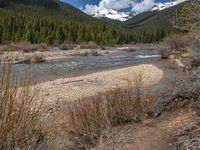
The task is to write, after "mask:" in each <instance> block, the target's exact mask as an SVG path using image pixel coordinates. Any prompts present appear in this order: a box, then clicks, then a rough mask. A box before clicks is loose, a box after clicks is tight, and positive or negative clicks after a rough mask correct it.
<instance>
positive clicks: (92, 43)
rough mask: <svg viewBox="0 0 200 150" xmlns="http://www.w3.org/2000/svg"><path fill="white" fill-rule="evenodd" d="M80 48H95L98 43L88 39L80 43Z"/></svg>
mask: <svg viewBox="0 0 200 150" xmlns="http://www.w3.org/2000/svg"><path fill="white" fill-rule="evenodd" d="M80 48H81V49H97V48H98V45H97V44H96V43H95V42H93V41H90V42H88V43H86V42H83V43H81V44H80Z"/></svg>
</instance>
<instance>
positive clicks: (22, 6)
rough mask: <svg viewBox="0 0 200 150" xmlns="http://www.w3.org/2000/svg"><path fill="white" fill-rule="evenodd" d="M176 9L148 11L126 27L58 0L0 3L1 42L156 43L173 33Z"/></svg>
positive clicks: (1, 1) (0, 0) (5, 0)
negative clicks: (171, 21) (93, 15)
mask: <svg viewBox="0 0 200 150" xmlns="http://www.w3.org/2000/svg"><path fill="white" fill-rule="evenodd" d="M176 8H178V6H177V7H173V8H170V9H167V10H164V11H161V12H151V13H150V12H145V13H143V14H140V15H138V16H136V17H134V18H133V19H131V20H129V21H127V22H125V24H123V23H121V22H117V21H112V20H110V19H106V18H104V19H102V20H100V19H96V18H93V17H91V16H89V15H86V14H85V13H83V12H82V11H80V10H78V9H76V8H74V7H73V6H71V5H69V4H66V3H63V2H60V1H59V0H0V43H9V42H20V41H30V42H32V43H49V44H52V43H63V42H71V43H82V42H88V41H94V42H96V43H98V44H124V43H132V42H155V41H160V40H161V39H162V38H163V37H165V36H166V35H168V34H169V33H170V32H171V31H172V28H171V25H170V21H169V18H168V17H169V16H171V15H172V13H174V12H175V10H176Z"/></svg>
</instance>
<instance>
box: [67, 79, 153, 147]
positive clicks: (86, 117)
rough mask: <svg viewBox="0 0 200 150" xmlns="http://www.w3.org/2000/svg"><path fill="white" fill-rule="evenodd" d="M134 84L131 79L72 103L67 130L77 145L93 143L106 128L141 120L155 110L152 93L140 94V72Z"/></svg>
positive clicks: (85, 145)
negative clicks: (153, 108) (128, 81)
mask: <svg viewBox="0 0 200 150" xmlns="http://www.w3.org/2000/svg"><path fill="white" fill-rule="evenodd" d="M134 86H135V87H136V88H134V89H133V84H131V83H129V84H128V86H127V87H117V88H115V89H113V90H110V91H108V92H106V93H100V94H98V95H97V96H94V97H91V98H84V99H80V100H79V101H77V102H75V103H73V104H71V105H69V124H68V133H69V135H70V137H71V140H72V141H73V142H74V143H75V145H76V146H78V147H80V146H81V147H84V148H86V147H87V146H88V145H94V144H95V143H96V142H97V140H98V138H99V137H100V135H101V134H102V131H105V129H108V128H110V127H113V126H118V125H123V124H127V123H134V122H140V121H141V119H143V117H145V116H146V115H147V114H149V113H150V112H151V111H152V97H150V96H147V97H146V96H142V94H141V86H142V79H141V76H140V77H138V79H137V80H135V82H134Z"/></svg>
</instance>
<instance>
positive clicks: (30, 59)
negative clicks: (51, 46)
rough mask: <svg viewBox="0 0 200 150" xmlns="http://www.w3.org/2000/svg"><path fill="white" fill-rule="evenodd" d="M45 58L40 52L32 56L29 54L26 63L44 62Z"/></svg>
mask: <svg viewBox="0 0 200 150" xmlns="http://www.w3.org/2000/svg"><path fill="white" fill-rule="evenodd" d="M44 61H45V60H44V59H43V57H42V56H41V55H38V54H33V55H31V56H28V57H27V58H26V59H25V60H24V63H28V64H34V63H42V62H44Z"/></svg>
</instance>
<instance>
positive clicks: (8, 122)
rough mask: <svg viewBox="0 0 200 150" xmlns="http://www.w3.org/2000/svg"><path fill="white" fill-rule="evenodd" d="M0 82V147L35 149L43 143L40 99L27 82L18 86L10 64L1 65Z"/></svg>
mask: <svg viewBox="0 0 200 150" xmlns="http://www.w3.org/2000/svg"><path fill="white" fill-rule="evenodd" d="M1 71H2V74H1V82H0V149H4V150H13V149H36V148H37V147H38V146H40V144H42V143H43V142H44V132H43V131H42V130H41V124H40V123H39V116H40V114H41V108H42V102H41V103H40V102H38V101H37V95H38V91H36V90H33V89H31V88H30V86H29V84H28V83H29V82H27V83H25V84H24V85H23V86H22V87H20V88H19V87H17V84H16V83H17V82H16V80H15V77H14V75H13V74H12V72H11V69H10V67H4V69H3V70H1Z"/></svg>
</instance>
